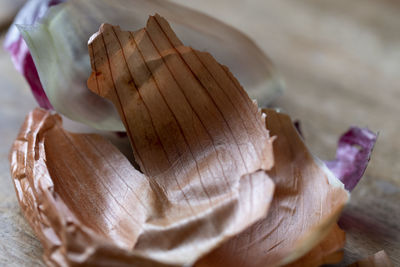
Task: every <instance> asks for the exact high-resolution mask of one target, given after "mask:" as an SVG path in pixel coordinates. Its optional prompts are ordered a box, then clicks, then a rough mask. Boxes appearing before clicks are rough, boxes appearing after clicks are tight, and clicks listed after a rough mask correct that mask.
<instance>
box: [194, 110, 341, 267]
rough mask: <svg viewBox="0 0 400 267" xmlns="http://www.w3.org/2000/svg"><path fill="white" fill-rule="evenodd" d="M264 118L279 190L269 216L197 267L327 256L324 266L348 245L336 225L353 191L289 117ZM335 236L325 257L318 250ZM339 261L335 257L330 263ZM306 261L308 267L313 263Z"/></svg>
mask: <svg viewBox="0 0 400 267" xmlns="http://www.w3.org/2000/svg"><path fill="white" fill-rule="evenodd" d="M264 112H265V113H266V115H267V118H266V126H267V129H268V130H269V131H270V134H271V135H272V136H275V137H276V140H275V141H274V157H275V165H274V168H273V169H272V170H271V171H269V172H268V173H269V175H270V177H271V178H272V179H273V181H274V182H275V184H276V190H275V195H274V199H273V201H272V204H271V207H270V211H269V213H268V216H267V217H266V218H265V219H263V220H261V221H259V222H257V223H255V224H254V225H253V226H251V227H250V228H248V229H247V230H246V231H244V232H243V233H241V234H239V235H237V236H236V237H234V238H232V239H231V240H230V241H228V242H226V243H225V244H224V245H223V246H221V247H220V248H218V249H216V250H214V251H213V252H211V253H210V254H209V255H207V256H206V257H204V258H203V259H201V260H200V261H199V262H198V263H197V266H204V267H205V266H208V267H210V266H246V267H261V266H283V265H286V264H289V263H293V262H294V261H295V260H299V259H300V258H301V257H303V256H304V255H306V254H307V253H312V254H313V253H318V254H319V253H326V254H325V255H318V257H317V258H316V259H317V260H318V258H320V259H321V260H322V259H324V257H325V256H328V255H329V254H332V253H335V252H336V251H337V250H338V249H340V248H341V247H343V245H344V239H343V238H344V236H343V232H342V231H341V230H338V228H337V225H336V221H337V219H338V216H339V214H340V212H341V210H342V208H343V206H344V204H345V203H346V202H347V200H348V193H347V191H346V190H344V189H343V186H340V184H337V182H335V179H336V178H334V177H333V178H332V177H329V172H327V171H326V170H325V169H324V167H323V166H322V165H319V164H318V163H317V162H316V160H315V159H314V158H313V157H312V155H311V154H310V153H309V152H308V150H307V148H306V147H305V145H304V143H303V141H302V140H301V138H300V137H299V135H298V133H297V131H296V129H295V128H294V127H293V124H292V121H291V120H290V118H289V117H288V116H287V115H285V114H281V113H278V112H276V111H274V110H269V109H267V110H264ZM332 179H333V180H332ZM335 229H336V230H337V231H336V230H335ZM332 231H333V232H332ZM329 233H331V234H333V235H335V239H334V240H332V241H334V243H333V244H330V243H329V244H326V243H325V242H323V243H321V244H322V245H324V246H325V245H326V246H328V247H329V250H326V251H322V250H320V248H319V247H318V246H317V245H318V244H319V243H320V242H321V241H322V240H323V239H324V238H325V237H327V235H328V234H329ZM316 246H317V247H316ZM315 247H316V248H315ZM313 248H315V249H316V250H317V252H315V251H313V250H312V249H313ZM310 251H311V252H310ZM338 256H339V254H338V253H335V255H334V257H328V258H329V260H333V259H337V258H338ZM304 257H307V256H304ZM300 260H305V261H306V262H307V263H308V259H307V258H301V259H300ZM310 262H311V263H313V261H310ZM313 264H315V265H318V264H319V262H316V263H313ZM311 266H312V265H311Z"/></svg>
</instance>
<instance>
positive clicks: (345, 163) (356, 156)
mask: <svg viewBox="0 0 400 267" xmlns="http://www.w3.org/2000/svg"><path fill="white" fill-rule="evenodd" d="M376 140H377V135H376V134H375V133H373V132H372V131H370V130H368V129H367V128H359V127H351V128H350V129H349V130H348V131H347V132H346V133H344V134H343V135H342V136H341V137H340V139H339V142H338V148H337V150H336V159H335V160H333V161H326V162H325V163H326V165H327V166H328V168H329V169H330V170H331V171H332V172H333V174H334V175H335V176H336V177H337V178H339V179H340V180H341V181H342V183H343V184H344V185H345V188H346V189H347V190H349V191H352V190H353V189H354V187H355V186H356V185H357V183H358V182H359V181H360V179H361V177H362V176H363V174H364V172H365V169H366V168H367V165H368V162H369V160H370V157H371V152H372V150H373V148H374V145H375V143H376Z"/></svg>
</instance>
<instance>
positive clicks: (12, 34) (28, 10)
mask: <svg viewBox="0 0 400 267" xmlns="http://www.w3.org/2000/svg"><path fill="white" fill-rule="evenodd" d="M64 1H65V0H29V1H28V2H27V3H26V4H25V5H24V6H23V7H22V9H21V10H20V11H19V13H18V14H17V16H16V18H15V20H14V22H13V24H12V26H11V27H10V29H9V30H8V32H7V35H6V38H5V41H4V48H5V49H7V50H8V51H9V52H10V54H11V58H12V61H13V63H14V66H15V68H16V69H17V70H18V71H19V72H20V73H21V74H22V75H23V76H24V77H25V79H26V81H27V82H28V84H29V86H30V88H31V90H32V93H33V96H34V97H35V99H36V101H37V103H38V104H39V106H40V107H42V108H45V109H53V107H52V105H51V103H50V101H49V99H48V98H47V96H46V93H45V91H44V89H43V86H42V84H41V82H40V78H39V74H38V72H37V69H36V66H35V63H34V62H33V59H32V55H31V53H30V52H29V48H28V46H27V45H26V42H25V41H24V39H23V38H22V35H21V33H20V32H19V31H18V29H17V27H16V26H15V25H16V24H24V25H33V24H34V23H36V22H38V21H39V20H40V18H42V17H43V16H44V15H45V13H46V11H47V10H48V9H49V8H50V7H51V6H53V5H57V4H59V3H62V2H64Z"/></svg>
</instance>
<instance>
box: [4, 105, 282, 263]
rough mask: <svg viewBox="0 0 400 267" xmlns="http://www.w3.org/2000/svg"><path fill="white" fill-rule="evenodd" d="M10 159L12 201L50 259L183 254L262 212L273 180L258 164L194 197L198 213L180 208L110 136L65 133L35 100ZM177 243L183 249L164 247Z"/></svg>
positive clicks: (135, 259) (157, 259)
mask: <svg viewBox="0 0 400 267" xmlns="http://www.w3.org/2000/svg"><path fill="white" fill-rule="evenodd" d="M10 162H11V173H12V177H13V181H14V185H15V190H16V192H17V197H18V200H19V202H20V206H21V208H22V211H23V213H24V215H25V217H26V218H27V220H28V222H29V223H30V225H31V227H32V228H33V229H34V231H35V233H36V235H37V237H38V238H39V240H40V241H41V243H42V244H43V247H44V259H45V262H46V263H47V264H48V265H49V266H66V265H71V266H72V265H85V266H92V265H93V266H111V265H112V266H182V265H184V264H186V263H187V264H190V261H194V260H196V257H199V256H201V255H202V254H204V253H206V252H207V251H209V250H211V249H212V248H213V247H215V246H217V245H218V244H219V243H221V242H223V241H224V240H226V239H227V238H228V237H229V236H231V235H233V234H235V233H236V232H237V231H240V230H241V229H243V228H246V227H247V226H249V225H250V224H251V223H252V222H253V221H255V220H258V219H259V218H262V217H264V216H265V214H266V212H267V209H268V206H269V203H270V201H271V199H272V193H273V188H274V185H273V183H272V182H271V180H270V179H269V178H268V176H267V175H266V174H265V172H264V171H256V172H254V173H252V174H248V175H244V176H243V178H242V179H241V180H240V181H239V180H238V183H237V184H236V185H234V184H232V188H230V190H229V191H227V192H226V193H225V194H221V195H219V196H218V195H217V194H216V195H214V198H212V199H210V200H211V201H212V203H210V202H208V201H201V200H200V199H199V198H197V199H196V198H194V199H193V200H191V202H192V204H193V206H192V208H193V209H197V210H196V211H197V214H195V216H194V217H192V216H190V215H188V216H187V217H184V215H185V213H184V212H185V204H182V205H181V206H179V203H177V204H175V203H173V202H172V199H168V198H167V197H168V195H169V193H170V192H172V193H174V191H172V189H169V188H165V189H166V191H160V190H163V189H162V188H161V187H160V184H159V183H157V181H155V180H153V179H151V178H148V177H146V176H144V175H143V174H142V173H140V172H139V171H137V170H136V169H134V168H133V167H132V165H131V163H130V162H129V161H128V160H127V159H126V158H125V157H124V156H123V155H122V154H121V153H120V152H119V150H117V149H116V148H115V147H114V146H113V145H111V144H110V143H108V141H106V140H105V139H103V138H102V137H100V136H98V135H94V134H73V133H68V132H66V131H65V130H64V129H62V127H61V118H60V117H59V116H58V115H51V114H50V113H49V112H48V111H45V110H42V109H36V110H34V111H33V112H31V113H30V114H29V115H28V116H27V118H26V120H25V122H24V124H23V126H22V128H21V131H20V133H19V135H18V137H17V139H16V141H15V142H14V145H13V147H12V149H11V153H10ZM249 179H251V181H252V182H251V183H249ZM215 186H218V184H217V183H216V185H215ZM194 187H195V185H194ZM175 195H177V193H176V192H175ZM162 197H164V198H162ZM198 197H200V194H199V196H198ZM197 201H198V202H197ZM196 203H197V204H196ZM250 203H254V206H249V204H250ZM257 206H259V207H260V208H258V210H257ZM173 208H178V209H180V210H181V211H182V214H176V213H173V212H171V211H173ZM169 211H170V214H167V212H169ZM244 214H247V215H246V216H242V215H244ZM174 216H175V217H174ZM158 233H159V234H158ZM149 238H150V239H149ZM151 238H154V239H151ZM140 244H142V246H143V247H145V246H146V245H147V246H149V247H148V248H147V250H146V249H141V248H140V247H139V248H137V247H138V245H140ZM196 245H198V247H196ZM163 246H169V247H170V250H162V249H163ZM135 247H136V248H135ZM158 248H160V249H158ZM180 251H186V253H187V254H188V255H186V254H182V255H177V257H171V256H170V254H174V253H176V254H179V253H180ZM196 255H197V256H196ZM186 256H187V257H186ZM176 259H178V260H176ZM174 261H175V262H174ZM185 262H186V263H185Z"/></svg>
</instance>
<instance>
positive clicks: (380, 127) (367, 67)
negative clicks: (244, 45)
mask: <svg viewBox="0 0 400 267" xmlns="http://www.w3.org/2000/svg"><path fill="white" fill-rule="evenodd" d="M174 1H175V2H178V3H182V4H185V5H188V6H190V7H192V8H196V9H199V10H202V11H203V12H206V13H208V14H211V15H213V16H218V17H219V18H220V19H221V20H223V21H224V22H227V23H229V24H231V25H233V26H235V27H237V28H239V29H240V30H242V31H245V32H247V34H248V35H249V36H250V37H252V38H253V39H255V40H256V42H257V43H258V45H259V46H260V47H261V48H262V49H263V50H264V51H265V52H266V53H267V54H268V55H269V56H270V57H271V58H272V60H273V61H274V62H275V64H276V65H277V68H278V69H279V70H280V72H281V74H282V76H283V77H284V79H285V82H286V86H287V90H286V92H285V93H284V95H283V97H282V98H280V100H279V101H278V102H277V103H275V105H277V106H280V107H282V108H283V110H284V111H286V112H288V113H289V114H290V115H291V116H292V117H293V118H296V119H300V120H301V121H302V126H303V131H304V134H305V138H306V142H307V144H308V145H309V146H310V148H311V150H312V151H313V152H314V153H315V154H316V155H318V156H319V157H321V158H324V159H332V158H333V157H334V154H335V146H336V142H337V138H338V136H339V135H340V134H341V133H342V132H344V131H345V130H347V128H348V127H349V126H350V125H359V126H368V127H369V128H370V129H372V130H374V131H379V138H378V142H377V145H376V147H375V150H374V152H373V156H372V160H371V162H370V166H369V167H368V169H367V172H366V175H365V177H364V178H363V180H362V181H361V183H360V184H359V185H358V186H357V187H356V189H355V190H354V192H353V194H352V198H351V201H350V203H349V205H348V206H347V208H346V210H345V212H344V213H343V215H342V218H341V220H340V225H341V226H342V227H343V229H344V230H346V232H347V245H346V248H345V256H344V257H345V258H344V261H343V263H342V264H340V265H338V266H345V265H346V264H350V263H352V262H354V261H356V260H359V259H361V258H365V257H366V256H368V255H371V254H374V253H376V252H378V251H380V250H382V249H384V250H385V251H386V252H387V254H388V255H389V257H390V258H391V260H392V261H393V263H394V265H395V266H397V265H399V264H400V225H399V223H398V222H399V221H400V208H399V204H398V203H399V202H400V177H399V174H400V164H399V159H400V138H398V133H399V132H400V119H399V114H400V105H399V104H398V103H399V102H400V83H399V81H398V77H400V34H399V29H400V16H399V15H398V14H399V11H400V2H398V1H394V0H354V1H346V0H336V1H328V0H287V1H280V0H265V1H263V0H252V1H243V0H219V1H215V0H203V1H195V0H174ZM0 70H1V72H0V79H1V83H0V86H1V90H0V92H1V93H0V94H1V97H0V136H1V137H2V139H1V142H2V143H1V144H2V145H1V146H0V153H1V154H0V155H1V156H0V185H1V186H0V227H1V228H0V229H1V230H0V239H1V240H2V242H1V243H0V265H8V266H21V265H23V266H26V265H35V266H36V265H39V266H40V264H41V253H42V252H41V248H40V244H39V243H38V241H36V239H35V238H34V237H33V235H32V232H31V230H30V229H29V227H28V226H27V224H26V223H25V220H24V219H23V218H22V217H21V215H20V211H19V207H18V204H17V202H16V198H15V192H14V190H13V188H12V183H11V178H10V175H9V167H8V161H7V154H8V150H9V147H10V145H11V142H12V140H13V139H14V138H15V136H16V134H17V131H18V129H19V127H20V125H21V123H22V121H23V118H24V116H25V114H26V113H27V112H28V111H29V110H31V109H32V108H33V107H34V106H35V104H34V101H33V98H32V97H31V95H30V93H29V91H28V89H27V86H26V84H25V83H24V81H23V79H22V78H21V77H20V76H19V75H18V74H17V73H16V72H15V71H14V70H13V67H12V65H11V62H10V60H9V58H8V56H7V55H5V53H4V52H0Z"/></svg>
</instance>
